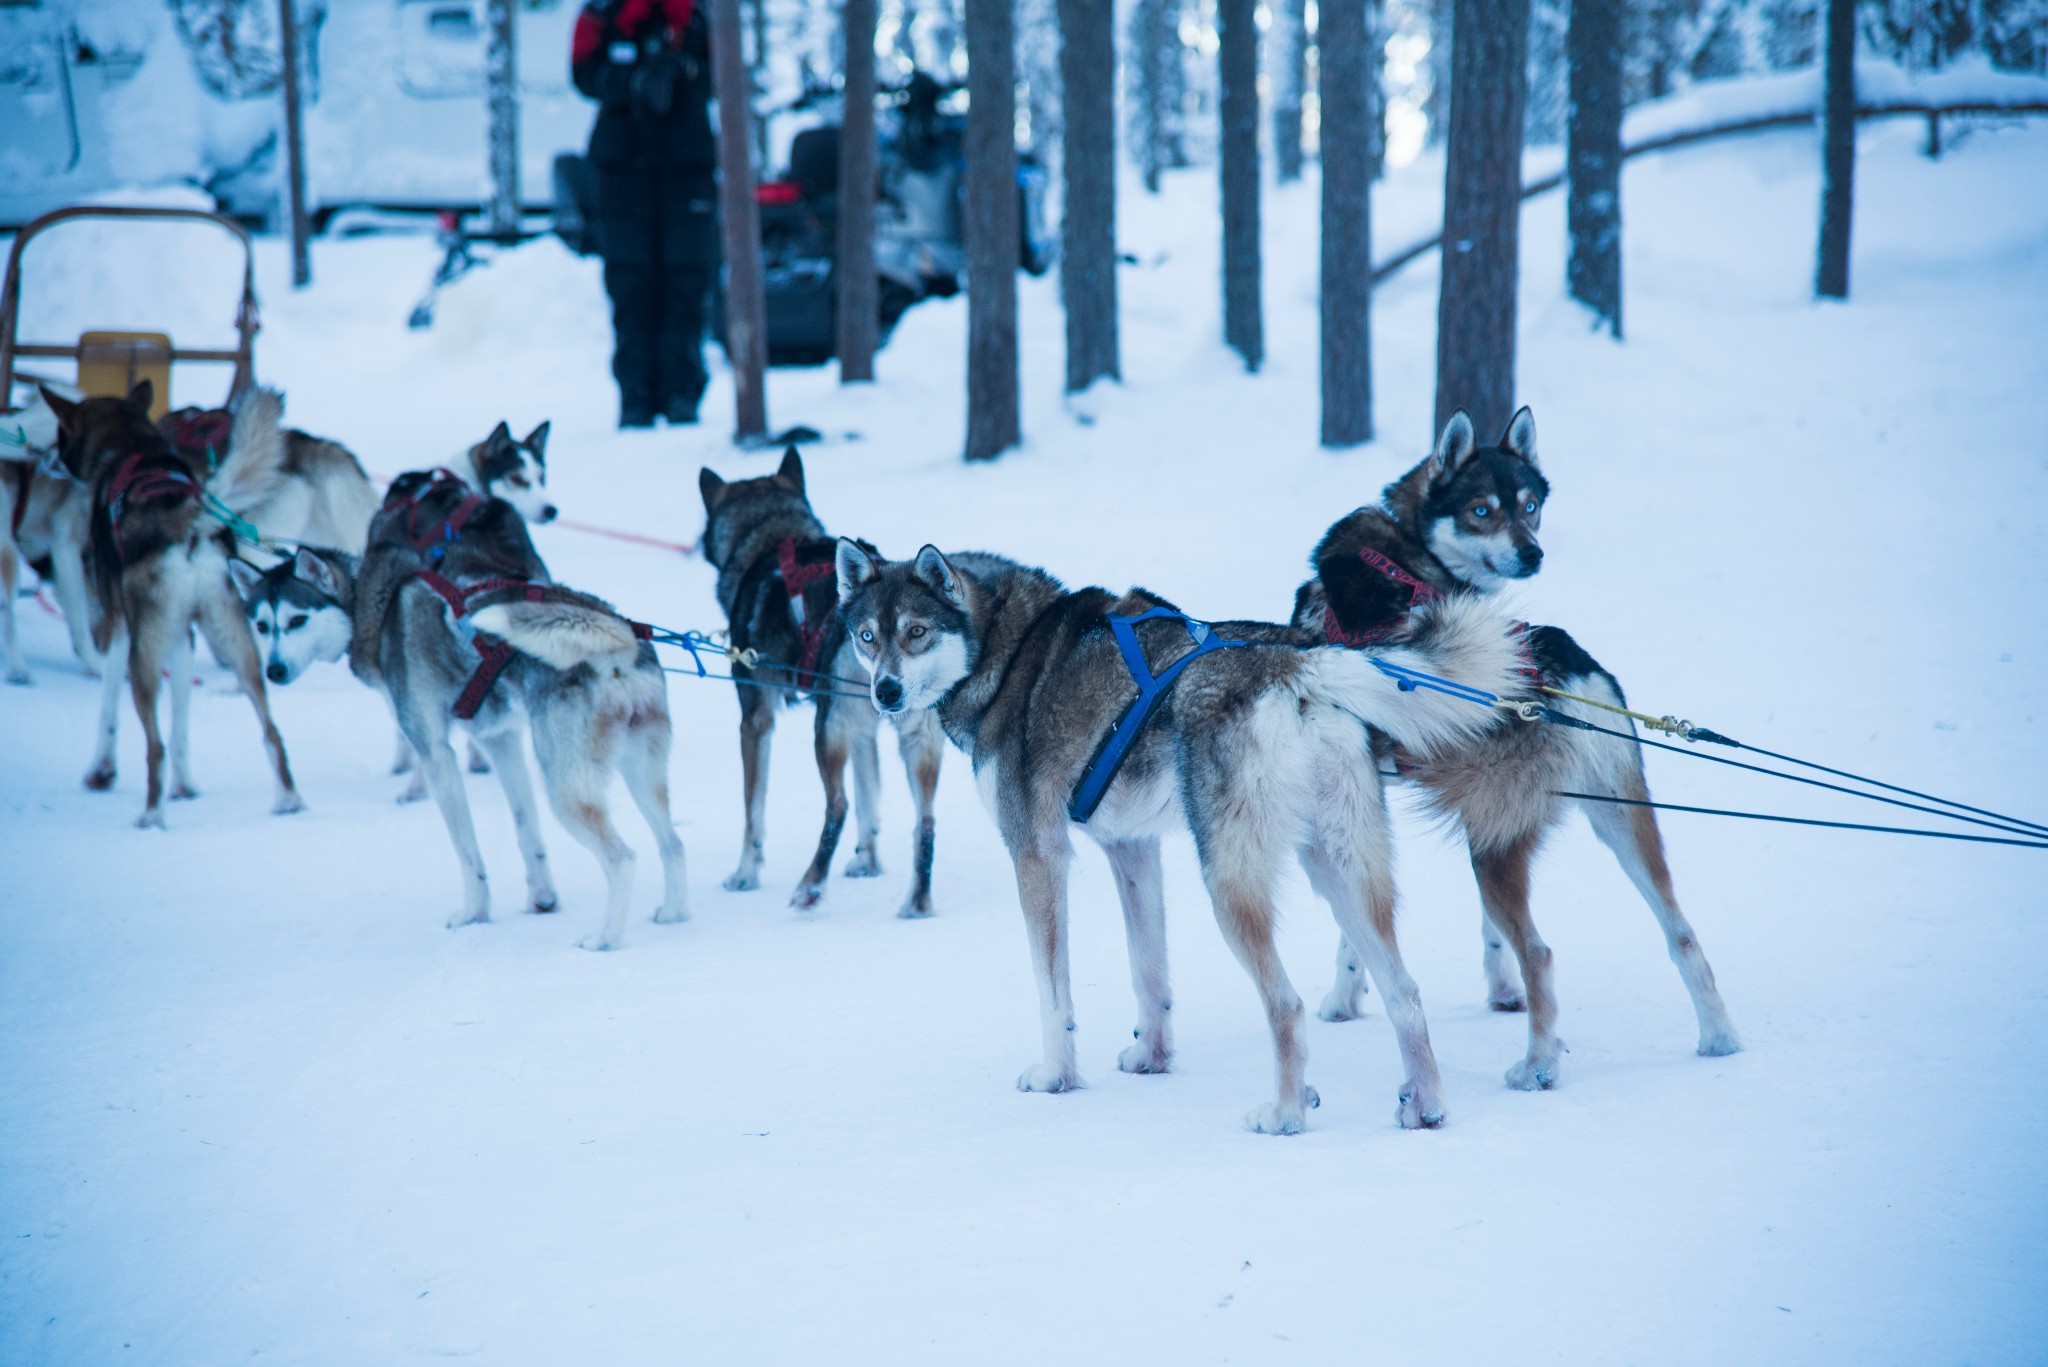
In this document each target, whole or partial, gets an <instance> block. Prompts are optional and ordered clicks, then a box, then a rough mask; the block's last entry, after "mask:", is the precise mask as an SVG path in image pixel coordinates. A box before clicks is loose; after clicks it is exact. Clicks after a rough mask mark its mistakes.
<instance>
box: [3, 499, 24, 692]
mask: <svg viewBox="0 0 2048 1367" xmlns="http://www.w3.org/2000/svg"><path fill="white" fill-rule="evenodd" d="M4 511H5V502H4V500H0V512H4ZM20 573H21V556H20V554H19V553H18V552H16V551H15V549H14V543H13V542H11V541H9V542H7V543H6V544H5V545H0V635H4V636H5V638H6V652H7V682H9V683H11V684H25V683H27V682H29V676H28V661H26V660H24V659H23V658H22V657H21V642H20V640H18V639H17V638H16V636H15V633H14V581H15V577H16V576H17V575H19V574H20Z"/></svg>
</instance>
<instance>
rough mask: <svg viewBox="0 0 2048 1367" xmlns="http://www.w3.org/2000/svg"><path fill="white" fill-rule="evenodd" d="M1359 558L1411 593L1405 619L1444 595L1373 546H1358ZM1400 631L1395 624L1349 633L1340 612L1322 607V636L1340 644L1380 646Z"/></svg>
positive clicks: (1328, 606) (1402, 613)
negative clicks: (1338, 618)
mask: <svg viewBox="0 0 2048 1367" xmlns="http://www.w3.org/2000/svg"><path fill="white" fill-rule="evenodd" d="M1358 558H1359V559H1360V560H1362V561H1364V562H1365V564H1366V566H1367V567H1368V568H1370V569H1375V570H1378V571H1379V572H1380V573H1381V574H1382V575H1384V576H1386V577H1387V578H1388V579H1391V580H1393V581H1394V582H1395V583H1396V584H1400V585H1402V586H1403V587H1405V588H1406V589H1407V590H1408V605H1407V607H1405V608H1403V609H1402V612H1401V615H1402V616H1403V617H1406V616H1407V614H1408V613H1410V612H1413V611H1414V610H1415V609H1416V608H1418V607H1421V606H1423V605H1425V604H1428V603H1433V602H1435V601H1436V600H1437V599H1438V598H1439V597H1441V596H1442V595H1441V594H1439V593H1438V592H1437V591H1436V590H1435V589H1433V588H1431V587H1430V586H1429V585H1427V584H1425V583H1423V582H1422V581H1421V580H1420V579H1417V578H1416V577H1415V576H1414V575H1412V574H1410V573H1408V571H1406V570H1404V569H1402V568H1401V567H1400V566H1399V565H1397V564H1395V563H1394V562H1393V561H1392V560H1390V559H1388V558H1387V557H1386V556H1384V555H1382V554H1380V553H1379V552H1378V551H1376V550H1374V549H1373V548H1372V547H1370V546H1361V547H1359V548H1358ZM1400 628H1401V623H1400V622H1399V621H1395V622H1391V623H1389V624H1388V625H1386V626H1383V627H1369V628H1367V629H1366V630H1364V631H1346V630H1345V629H1344V627H1343V626H1342V624H1340V623H1339V622H1338V621H1337V610H1336V609H1335V608H1333V607H1331V606H1330V605H1329V604H1328V603H1327V602H1325V603H1324V605H1323V635H1325V636H1326V637H1328V638H1329V639H1330V640H1331V641H1333V642H1335V643H1336V644H1337V645H1342V646H1376V645H1380V644H1382V643H1384V642H1386V641H1389V640H1392V639H1393V637H1394V634H1395V633H1396V632H1398V631H1399V630H1400Z"/></svg>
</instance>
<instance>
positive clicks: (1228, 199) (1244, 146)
mask: <svg viewBox="0 0 2048 1367" xmlns="http://www.w3.org/2000/svg"><path fill="white" fill-rule="evenodd" d="M1255 9H1256V4H1255V0H1217V5H1216V24H1217V29H1218V33H1217V37H1218V39H1219V40H1220V44H1221V46H1220V51H1219V52H1218V56H1217V61H1218V72H1219V75H1220V76H1221V78H1222V86H1223V89H1222V95H1221V99H1220V100H1219V102H1218V103H1219V105H1220V112H1221V115H1222V120H1223V157H1222V163H1223V167H1222V180H1223V187H1222V188H1223V342H1224V345H1226V346H1228V347H1229V348H1230V349H1231V350H1233V351H1235V352H1236V353H1237V354H1238V355H1240V356H1242V357H1244V367H1245V369H1246V370H1250V371H1256V370H1257V369H1258V368H1259V365H1260V363H1262V362H1263V361H1264V360H1265V359H1266V337H1265V320H1264V318H1263V317H1262V316H1261V312H1260V302H1259V31H1258V28H1257V26H1256V25H1255V24H1254V23H1253V19H1252V15H1253V11H1254V10H1255Z"/></svg>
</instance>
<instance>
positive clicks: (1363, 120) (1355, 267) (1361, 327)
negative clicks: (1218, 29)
mask: <svg viewBox="0 0 2048 1367" xmlns="http://www.w3.org/2000/svg"><path fill="white" fill-rule="evenodd" d="M1370 3H1371V0H1322V3H1321V11H1320V13H1321V19H1320V22H1319V23H1318V25H1317V28H1316V50H1317V53H1318V55H1319V57H1320V58H1321V63H1322V65H1321V72H1320V74H1321V77H1322V112H1323V134H1322V162H1323V233H1322V237H1323V263H1322V264H1323V283H1322V331H1323V345H1322V352H1323V431H1322V440H1323V445H1325V446H1356V445H1357V444H1358V443H1360V442H1365V441H1371V440H1372V170H1373V155H1372V128H1371V124H1372V99H1371V93H1370V81H1371V79H1372V62H1371V58H1370V54H1369V53H1368V51H1367V48H1368V46H1369V44H1370V35H1371V31H1372V24H1371V18H1370V16H1369V15H1368V14H1367V6H1368V5H1369V4H1370Z"/></svg>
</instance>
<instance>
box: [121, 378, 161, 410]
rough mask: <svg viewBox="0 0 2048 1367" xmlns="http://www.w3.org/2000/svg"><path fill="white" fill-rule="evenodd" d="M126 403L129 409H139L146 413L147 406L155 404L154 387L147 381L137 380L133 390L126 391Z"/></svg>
mask: <svg viewBox="0 0 2048 1367" xmlns="http://www.w3.org/2000/svg"><path fill="white" fill-rule="evenodd" d="M127 402H128V406H129V407H130V408H139V409H141V410H142V411H143V412H145V413H147V412H148V411H149V406H150V405H151V404H153V403H155V402H156V385H155V384H153V383H152V382H150V381H149V380H137V381H136V382H135V388H133V389H131V390H129V391H128V400H127Z"/></svg>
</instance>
